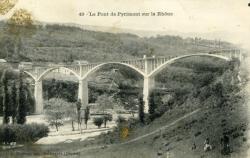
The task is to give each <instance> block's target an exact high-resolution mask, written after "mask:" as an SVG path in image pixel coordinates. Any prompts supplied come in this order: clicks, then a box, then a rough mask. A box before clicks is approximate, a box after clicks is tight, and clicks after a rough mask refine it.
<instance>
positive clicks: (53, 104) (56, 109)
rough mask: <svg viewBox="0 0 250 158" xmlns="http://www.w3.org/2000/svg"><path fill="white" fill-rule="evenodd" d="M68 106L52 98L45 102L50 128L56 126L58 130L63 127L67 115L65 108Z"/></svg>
mask: <svg viewBox="0 0 250 158" xmlns="http://www.w3.org/2000/svg"><path fill="white" fill-rule="evenodd" d="M67 105H68V103H67V102H65V101H64V100H62V99H59V98H52V99H50V100H48V101H47V102H45V115H46V119H47V121H48V122H49V125H50V126H55V127H56V130H57V131H58V128H59V127H60V126H62V125H63V120H64V117H65V114H66V111H65V108H62V107H66V106H67Z"/></svg>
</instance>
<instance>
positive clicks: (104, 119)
mask: <svg viewBox="0 0 250 158" xmlns="http://www.w3.org/2000/svg"><path fill="white" fill-rule="evenodd" d="M112 120H113V116H112V115H111V114H105V115H104V116H103V121H104V127H105V128H106V124H107V122H108V121H112Z"/></svg>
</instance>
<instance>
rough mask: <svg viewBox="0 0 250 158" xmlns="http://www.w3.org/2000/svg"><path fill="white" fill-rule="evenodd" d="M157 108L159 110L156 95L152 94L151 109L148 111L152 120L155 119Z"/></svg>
mask: <svg viewBox="0 0 250 158" xmlns="http://www.w3.org/2000/svg"><path fill="white" fill-rule="evenodd" d="M156 108H157V106H156V104H155V93H154V92H152V93H151V95H150V97H149V109H148V113H149V117H150V119H151V120H153V119H154V115H155V110H156Z"/></svg>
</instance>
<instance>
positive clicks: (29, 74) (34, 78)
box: [23, 71, 37, 81]
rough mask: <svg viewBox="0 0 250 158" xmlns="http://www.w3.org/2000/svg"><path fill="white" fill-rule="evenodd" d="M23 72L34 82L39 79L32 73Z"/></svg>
mask: <svg viewBox="0 0 250 158" xmlns="http://www.w3.org/2000/svg"><path fill="white" fill-rule="evenodd" d="M23 72H24V73H26V74H27V75H28V76H30V77H31V78H32V79H33V80H34V81H36V80H37V78H36V77H35V76H34V75H33V74H32V73H30V72H28V71H23Z"/></svg>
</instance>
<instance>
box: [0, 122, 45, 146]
mask: <svg viewBox="0 0 250 158" xmlns="http://www.w3.org/2000/svg"><path fill="white" fill-rule="evenodd" d="M48 132H49V128H48V127H47V126H46V125H44V124H36V123H32V124H24V125H21V124H11V125H1V126H0V142H1V143H5V144H9V143H11V142H17V143H28V142H35V141H37V140H38V139H40V138H42V137H46V136H47V135H48Z"/></svg>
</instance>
